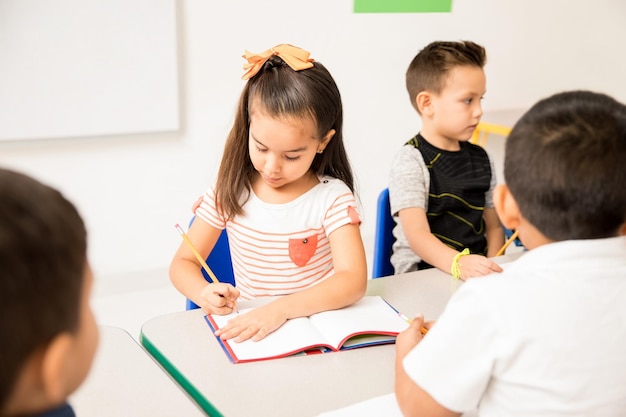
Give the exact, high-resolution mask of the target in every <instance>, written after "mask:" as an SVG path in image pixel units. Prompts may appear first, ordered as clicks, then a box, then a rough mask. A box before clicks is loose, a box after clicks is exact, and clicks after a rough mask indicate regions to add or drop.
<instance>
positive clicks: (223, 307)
mask: <svg viewBox="0 0 626 417" xmlns="http://www.w3.org/2000/svg"><path fill="white" fill-rule="evenodd" d="M237 298H239V290H238V289H237V288H235V287H233V286H232V285H230V284H224V283H217V284H209V285H207V286H206V287H204V288H203V289H202V292H201V293H200V299H201V302H200V304H199V305H200V307H202V309H203V310H204V311H205V312H207V313H211V314H220V315H224V314H230V313H232V312H233V311H234V310H235V308H236V306H237Z"/></svg>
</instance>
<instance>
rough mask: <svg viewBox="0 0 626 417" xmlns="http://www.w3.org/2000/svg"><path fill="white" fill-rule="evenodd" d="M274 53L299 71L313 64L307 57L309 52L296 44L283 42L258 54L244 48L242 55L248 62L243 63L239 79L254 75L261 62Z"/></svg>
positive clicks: (263, 62)
mask: <svg viewBox="0 0 626 417" xmlns="http://www.w3.org/2000/svg"><path fill="white" fill-rule="evenodd" d="M274 55H276V56H279V57H280V58H282V60H283V61H285V63H286V64H287V65H289V66H290V67H291V69H293V70H294V71H300V70H303V69H307V68H311V67H312V66H313V61H314V59H313V58H309V55H311V53H310V52H308V51H305V50H304V49H301V48H298V47H297V46H293V45H289V44H286V43H283V44H281V45H278V46H275V47H273V48H271V49H268V50H267V51H265V52H261V53H260V54H253V53H252V52H249V51H248V50H246V53H245V54H243V55H242V56H243V57H244V58H245V59H247V60H248V63H247V64H244V65H243V69H244V70H245V71H246V72H245V73H244V74H243V76H242V77H241V79H242V80H247V79H250V78H252V77H254V76H255V75H256V73H257V72H259V70H260V69H261V67H262V66H263V64H265V61H267V60H268V59H270V57H272V56H274Z"/></svg>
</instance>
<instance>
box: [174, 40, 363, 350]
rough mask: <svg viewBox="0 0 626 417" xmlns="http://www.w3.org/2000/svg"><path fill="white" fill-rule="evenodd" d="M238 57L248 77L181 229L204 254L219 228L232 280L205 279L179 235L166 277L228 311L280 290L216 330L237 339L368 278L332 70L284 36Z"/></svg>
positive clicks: (340, 303)
mask: <svg viewBox="0 0 626 417" xmlns="http://www.w3.org/2000/svg"><path fill="white" fill-rule="evenodd" d="M244 58H246V59H247V60H248V64H246V65H245V66H244V69H246V70H247V71H246V73H245V74H244V76H243V79H247V80H248V82H247V83H246V85H245V87H244V89H243V92H242V94H241V98H240V101H239V106H238V111H237V114H236V117H235V122H234V125H233V127H232V129H231V131H230V134H229V136H228V139H227V141H226V145H225V149H224V154H223V157H222V162H221V164H220V168H219V172H218V176H217V181H216V183H215V185H214V187H211V188H210V189H209V190H208V191H207V192H206V193H205V194H204V196H203V199H202V202H201V204H200V206H199V207H198V209H197V210H196V216H197V219H196V221H194V222H193V225H192V226H191V228H190V229H189V233H188V236H189V238H190V239H191V241H192V242H193V243H194V245H195V246H196V248H197V250H198V252H200V254H201V255H202V256H203V257H206V256H208V254H209V253H210V252H211V250H212V248H213V246H214V245H215V242H216V241H217V239H218V237H219V235H220V233H221V231H222V229H223V228H226V231H227V233H228V239H229V244H230V250H231V257H232V261H233V271H234V274H235V277H236V283H237V287H236V288H235V287H233V286H231V285H230V284H225V283H218V284H209V283H207V281H205V279H204V278H203V276H202V274H201V271H200V268H201V267H200V264H199V262H198V261H197V260H196V258H195V257H194V255H193V253H192V252H191V250H190V249H189V248H188V246H187V245H186V244H184V243H183V244H181V246H180V247H179V249H178V251H177V252H176V254H175V255H174V259H173V260H172V263H171V266H170V278H171V280H172V282H173V284H174V286H175V287H176V288H177V289H178V290H179V291H180V292H181V293H182V294H184V295H185V296H186V297H187V298H189V299H190V300H192V301H193V302H194V303H196V304H198V305H199V306H200V307H202V308H203V309H204V310H205V311H207V312H208V313H214V314H228V313H230V312H232V311H233V309H234V308H235V305H236V300H237V299H238V298H239V297H241V298H242V299H251V298H256V297H263V296H277V295H284V296H283V297H279V298H277V299H276V300H274V301H272V302H270V303H268V304H266V305H264V306H263V307H261V308H257V309H255V310H254V311H252V312H250V313H247V314H242V315H240V316H238V317H236V318H235V319H233V320H231V321H230V322H229V324H228V325H227V326H226V327H224V328H221V329H220V330H218V332H216V335H217V336H220V337H221V338H223V339H231V338H234V340H235V341H236V342H240V341H244V340H247V339H249V338H252V339H253V340H260V339H262V338H264V337H265V336H267V335H268V334H269V333H271V332H273V331H274V330H276V329H277V328H279V327H280V326H282V325H283V324H284V323H285V322H286V321H287V320H288V319H291V318H295V317H303V316H309V315H311V314H313V313H317V312H320V311H324V310H332V309H337V308H341V307H344V306H347V305H350V304H352V303H354V302H356V301H358V300H359V299H360V298H361V297H362V296H363V295H364V293H365V287H366V283H367V266H366V260H365V251H364V248H363V241H362V239H361V234H360V230H359V225H360V216H359V214H358V212H357V207H356V206H357V205H356V201H355V198H354V194H353V193H354V183H353V176H352V170H351V168H350V164H349V162H348V158H347V155H346V151H345V148H344V145H343V137H342V136H343V135H342V123H343V110H342V103H341V96H340V94H339V90H338V88H337V85H336V84H335V81H334V80H333V78H332V76H331V75H330V73H329V72H328V70H326V68H325V67H324V66H323V65H322V64H320V63H319V62H314V60H313V59H309V53H308V52H307V51H304V50H302V49H300V48H297V47H294V46H291V45H279V46H277V47H275V48H272V49H270V50H267V51H265V52H263V53H261V54H258V55H255V54H251V53H249V52H247V51H246V54H245V55H244ZM218 278H219V277H218Z"/></svg>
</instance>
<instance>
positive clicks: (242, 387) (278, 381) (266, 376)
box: [141, 252, 522, 417]
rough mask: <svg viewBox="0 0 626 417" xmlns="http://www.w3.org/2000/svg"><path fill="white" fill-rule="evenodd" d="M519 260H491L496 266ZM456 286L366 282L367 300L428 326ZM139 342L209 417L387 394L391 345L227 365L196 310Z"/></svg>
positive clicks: (294, 410) (431, 273)
mask: <svg viewBox="0 0 626 417" xmlns="http://www.w3.org/2000/svg"><path fill="white" fill-rule="evenodd" d="M521 253H522V252H517V253H513V254H509V255H504V256H501V257H499V258H495V260H496V262H498V263H500V264H503V263H506V262H510V261H512V260H514V259H516V258H517V257H519V256H520V255H521ZM459 285H461V281H456V280H454V279H452V278H451V277H450V275H448V274H445V273H443V272H441V271H439V270H437V269H429V270H425V271H419V272H412V273H408V274H401V275H394V276H390V277H384V278H377V279H372V280H369V281H368V289H367V293H368V295H380V296H381V297H383V298H384V299H386V300H387V301H388V302H389V303H391V304H392V305H393V306H394V307H396V308H398V309H399V310H400V311H402V312H403V313H405V314H407V315H413V314H415V313H418V312H421V313H423V314H424V316H425V318H426V319H427V320H432V319H436V318H437V317H438V316H439V315H440V314H441V312H442V311H443V309H444V307H445V305H446V303H447V301H448V299H449V298H450V297H451V296H452V294H453V293H454V291H455V290H456V289H457V288H458V286H459ZM261 302H262V300H253V301H248V302H241V303H240V305H239V307H240V308H248V307H253V306H255V305H259V304H260V303H261ZM265 302H267V300H265ZM141 343H142V344H143V345H144V346H145V347H146V350H148V352H150V353H151V354H152V355H153V356H154V357H155V358H156V359H157V361H159V362H160V363H161V365H162V366H163V367H164V368H165V369H167V370H168V372H170V373H171V374H172V376H173V377H174V378H175V379H176V380H177V381H179V383H180V384H181V385H182V386H183V387H184V388H185V389H186V390H187V392H188V393H189V394H190V395H191V396H192V397H193V398H194V399H195V400H196V401H197V402H198V404H199V405H200V406H201V407H202V408H203V409H204V410H205V411H206V412H207V413H208V414H209V415H213V416H222V415H223V416H227V417H238V416H251V415H259V416H266V415H267V416H269V415H271V416H294V415H297V416H302V417H305V416H315V415H318V414H319V413H321V412H324V411H328V410H333V409H336V408H340V407H345V406H347V405H350V404H353V403H356V402H360V401H364V400H367V399H370V398H373V397H376V396H379V395H383V394H388V393H390V392H393V386H394V380H393V378H394V371H393V363H394V357H395V347H394V345H382V346H372V347H366V348H362V349H355V350H348V351H341V352H332V353H325V354H321V355H310V356H292V357H288V358H282V359H275V360H268V361H260V362H251V363H242V364H233V363H231V362H230V361H229V360H228V358H227V356H226V355H225V354H224V352H223V350H222V348H221V347H220V345H219V343H218V342H217V340H216V339H215V336H214V335H213V334H212V333H211V329H210V327H209V326H208V325H207V323H206V321H205V320H204V314H203V312H202V311H201V310H199V309H198V310H191V311H184V312H180V313H173V314H167V315H164V316H160V317H157V318H154V319H152V320H150V321H148V322H147V323H145V324H144V325H143V327H142V330H141Z"/></svg>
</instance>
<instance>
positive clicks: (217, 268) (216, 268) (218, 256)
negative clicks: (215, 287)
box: [185, 217, 235, 310]
mask: <svg viewBox="0 0 626 417" xmlns="http://www.w3.org/2000/svg"><path fill="white" fill-rule="evenodd" d="M194 218H195V217H194ZM193 220H194V219H191V222H189V225H190V226H191V223H193ZM206 263H207V265H208V266H209V268H211V271H213V273H214V274H215V276H216V277H217V279H219V280H220V282H226V283H229V284H232V285H233V286H234V285H235V274H234V273H233V261H232V259H231V257H230V246H229V245H228V234H227V233H226V229H224V230H222V234H221V235H220V237H219V238H218V239H217V242H215V246H214V247H213V250H212V251H211V253H210V254H209V256H208V257H207V258H206ZM202 275H203V276H204V279H206V280H207V281H209V282H210V281H211V278H210V277H209V275H208V274H207V273H206V271H205V270H204V268H202ZM185 307H186V309H187V310H193V309H196V308H199V307H198V305H197V304H196V303H194V302H193V301H191V300H190V299H187V304H186V306H185Z"/></svg>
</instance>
